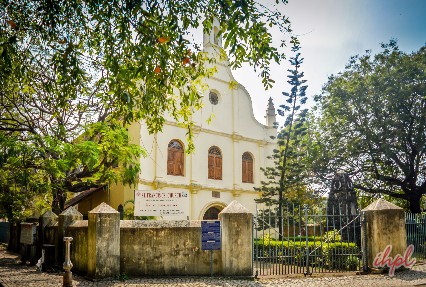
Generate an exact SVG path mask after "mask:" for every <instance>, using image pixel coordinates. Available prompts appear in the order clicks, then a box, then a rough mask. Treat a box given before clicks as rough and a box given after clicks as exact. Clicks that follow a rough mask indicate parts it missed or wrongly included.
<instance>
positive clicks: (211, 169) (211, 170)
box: [209, 155, 214, 179]
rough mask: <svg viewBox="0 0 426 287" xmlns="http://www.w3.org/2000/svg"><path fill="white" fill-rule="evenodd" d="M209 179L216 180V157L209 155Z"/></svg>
mask: <svg viewBox="0 0 426 287" xmlns="http://www.w3.org/2000/svg"><path fill="white" fill-rule="evenodd" d="M209 178H212V179H214V157H213V156H212V155H209Z"/></svg>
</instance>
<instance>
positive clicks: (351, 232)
mask: <svg viewBox="0 0 426 287" xmlns="http://www.w3.org/2000/svg"><path fill="white" fill-rule="evenodd" d="M358 214H359V211H358V202H357V197H356V193H355V190H354V187H353V183H352V180H351V179H350V178H349V175H348V174H347V173H345V172H337V173H336V174H335V175H334V178H333V180H332V181H331V190H330V194H329V195H328V200H327V215H328V220H327V230H334V229H335V230H339V233H340V234H341V235H342V240H343V241H350V242H356V243H357V244H358V243H359V242H360V240H361V229H360V225H359V223H360V218H359V217H358V218H356V217H357V216H358Z"/></svg>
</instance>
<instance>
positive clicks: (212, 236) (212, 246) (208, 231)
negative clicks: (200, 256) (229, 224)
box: [201, 220, 220, 250]
mask: <svg viewBox="0 0 426 287" xmlns="http://www.w3.org/2000/svg"><path fill="white" fill-rule="evenodd" d="M201 249H202V250H220V221H219V220H203V221H201Z"/></svg>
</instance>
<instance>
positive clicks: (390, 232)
mask: <svg viewBox="0 0 426 287" xmlns="http://www.w3.org/2000/svg"><path fill="white" fill-rule="evenodd" d="M362 211H363V212H364V213H365V215H366V221H367V226H366V232H365V233H364V235H363V238H365V237H367V238H366V239H367V240H366V242H365V241H364V243H363V244H366V249H367V255H368V257H367V260H368V261H367V264H368V266H373V260H374V258H375V257H376V255H377V254H378V253H379V252H383V251H384V250H385V248H386V246H388V245H391V246H392V252H391V254H389V256H390V257H393V258H394V257H395V255H396V254H404V252H405V250H406V248H407V241H406V231H405V216H404V210H403V209H402V208H401V207H399V206H396V205H395V204H393V203H390V202H388V201H386V200H384V199H378V200H376V201H374V202H373V203H372V204H370V205H369V206H367V207H366V208H364V209H363V210H362Z"/></svg>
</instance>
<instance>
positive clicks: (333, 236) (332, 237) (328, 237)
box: [322, 229, 342, 242]
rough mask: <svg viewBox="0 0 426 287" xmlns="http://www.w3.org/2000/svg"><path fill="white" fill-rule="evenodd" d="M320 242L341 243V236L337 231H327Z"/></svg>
mask: <svg viewBox="0 0 426 287" xmlns="http://www.w3.org/2000/svg"><path fill="white" fill-rule="evenodd" d="M322 240H323V241H325V242H340V241H342V235H341V234H340V232H339V231H338V230H337V229H333V230H330V231H327V232H326V233H325V234H324V235H323V236H322Z"/></svg>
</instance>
